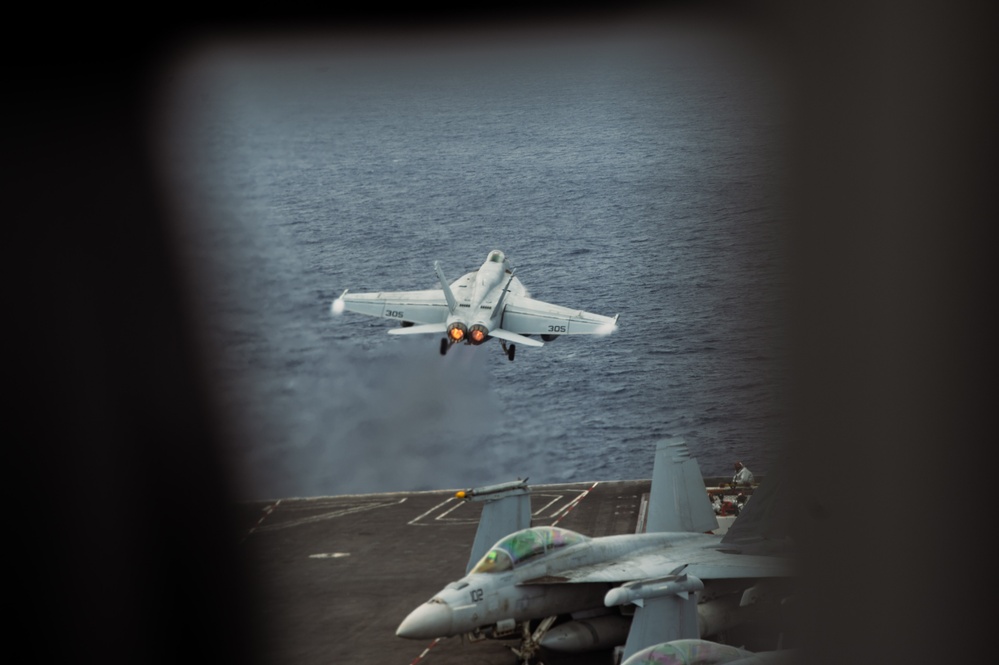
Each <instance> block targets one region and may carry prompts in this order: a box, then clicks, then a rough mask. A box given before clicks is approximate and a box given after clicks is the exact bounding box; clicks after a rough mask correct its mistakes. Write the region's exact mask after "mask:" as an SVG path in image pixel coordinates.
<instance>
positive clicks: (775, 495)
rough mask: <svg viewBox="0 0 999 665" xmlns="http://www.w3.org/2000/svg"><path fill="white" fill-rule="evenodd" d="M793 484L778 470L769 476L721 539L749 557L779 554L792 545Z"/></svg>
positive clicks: (724, 543) (723, 542)
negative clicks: (790, 540) (757, 554)
mask: <svg viewBox="0 0 999 665" xmlns="http://www.w3.org/2000/svg"><path fill="white" fill-rule="evenodd" d="M790 492H791V487H790V484H789V483H788V482H787V479H786V478H785V476H784V473H783V472H782V471H781V470H779V469H774V470H773V471H772V472H770V473H768V474H767V476H766V478H764V479H763V481H762V482H761V483H760V486H759V487H758V488H757V489H756V490H755V491H754V492H753V493H752V495H751V496H750V497H749V501H748V502H747V503H746V507H745V508H743V509H742V510H741V511H740V512H739V517H738V518H737V519H736V520H735V521H734V522H732V526H730V527H729V528H728V531H726V532H725V535H724V536H723V537H722V540H721V542H722V544H723V545H727V546H730V547H736V548H738V549H739V550H740V551H742V552H744V553H747V554H755V553H759V554H767V553H776V552H779V551H780V550H782V549H785V548H787V547H788V546H789V541H788V538H789V536H790V535H791V524H792V521H791V518H792V511H793V506H794V505H795V504H796V503H798V502H795V501H792V500H790V498H789V495H790Z"/></svg>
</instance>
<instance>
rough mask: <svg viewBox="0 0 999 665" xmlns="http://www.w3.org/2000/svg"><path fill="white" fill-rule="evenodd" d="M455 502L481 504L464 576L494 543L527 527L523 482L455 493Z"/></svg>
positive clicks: (527, 496) (526, 494)
mask: <svg viewBox="0 0 999 665" xmlns="http://www.w3.org/2000/svg"><path fill="white" fill-rule="evenodd" d="M457 496H458V498H461V499H464V500H466V501H481V502H482V503H483V505H482V516H481V517H479V528H478V530H477V531H476V532H475V542H474V543H472V553H471V555H470V556H469V558H468V566H466V568H465V572H466V573H467V572H469V571H470V570H472V568H473V567H474V566H475V564H477V563H478V562H479V559H481V558H482V557H483V556H485V554H486V552H488V551H489V548H491V547H492V546H493V545H495V544H496V542H497V541H498V540H499V539H500V538H503V537H504V536H507V535H509V534H511V533H513V532H514V531H520V530H521V529H527V528H529V527H530V526H531V490H530V489H529V488H528V487H527V479H526V478H525V479H524V480H515V481H513V482H509V483H501V484H499V485H489V486H486V487H477V488H475V489H470V490H466V491H464V492H458V494H457Z"/></svg>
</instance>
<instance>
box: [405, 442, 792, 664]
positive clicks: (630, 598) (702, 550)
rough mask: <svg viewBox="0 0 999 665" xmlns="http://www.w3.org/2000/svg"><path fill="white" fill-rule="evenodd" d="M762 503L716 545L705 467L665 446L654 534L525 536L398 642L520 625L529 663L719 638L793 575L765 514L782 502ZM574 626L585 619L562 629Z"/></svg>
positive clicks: (494, 633)
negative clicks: (542, 651) (542, 652)
mask: <svg viewBox="0 0 999 665" xmlns="http://www.w3.org/2000/svg"><path fill="white" fill-rule="evenodd" d="M761 498H762V499H763V500H762V501H759V502H757V498H756V497H755V495H754V498H753V499H751V500H750V501H749V503H748V504H747V505H746V508H745V509H744V510H743V511H742V514H741V515H740V517H739V518H738V519H737V520H736V521H735V523H734V524H733V525H732V527H730V529H729V531H728V532H727V533H726V534H725V536H724V537H722V536H718V535H713V534H711V533H710V532H711V531H713V530H715V529H717V528H718V522H717V520H716V519H715V516H714V511H713V509H712V507H711V504H710V501H709V499H708V494H707V491H706V490H705V486H704V481H703V479H702V477H701V473H700V469H699V468H698V466H697V461H696V460H695V459H693V458H691V457H690V456H689V452H688V450H687V447H686V444H685V443H684V442H683V441H682V440H679V439H674V440H667V441H663V442H660V443H659V444H658V446H657V451H656V459H655V466H654V470H653V478H652V488H651V492H650V498H649V504H648V512H647V519H646V528H645V532H644V533H635V534H623V535H614V536H604V537H599V538H590V537H587V536H584V535H582V534H580V533H576V532H574V531H570V530H568V529H562V528H558V527H553V526H539V527H531V528H526V529H524V528H521V529H520V530H518V531H514V532H512V533H509V535H507V536H505V537H503V538H501V539H500V540H499V541H498V542H496V543H495V544H494V545H493V546H492V547H491V548H489V549H488V551H486V552H484V553H482V554H481V558H479V559H478V560H477V563H475V565H474V566H471V569H470V570H469V571H468V573H467V574H466V575H465V577H463V578H461V579H459V580H457V581H456V582H452V583H451V584H448V585H447V586H446V587H445V588H444V589H442V590H441V591H440V592H438V593H437V594H435V595H434V596H433V598H431V599H430V600H429V601H427V602H426V603H424V604H423V605H421V606H419V607H418V608H416V609H415V610H413V611H412V612H411V613H410V614H409V616H407V617H406V618H405V619H404V620H403V622H402V623H401V624H400V625H399V627H398V629H397V631H396V634H397V635H398V636H400V637H405V638H412V639H432V638H440V637H450V636H455V635H462V634H466V633H469V634H471V635H472V636H474V637H502V636H505V635H511V634H515V631H516V629H517V627H518V626H519V627H520V628H521V633H522V635H523V641H522V643H521V645H520V647H519V648H518V649H515V651H516V652H517V654H518V655H519V656H520V657H521V659H522V661H523V662H529V660H530V658H532V657H533V656H534V655H536V654H537V652H538V650H539V648H540V647H541V646H544V647H546V648H552V649H558V650H562V651H583V650H588V649H600V648H612V647H614V646H617V645H620V644H622V643H624V642H625V641H627V645H626V647H625V650H624V657H625V658H627V657H629V656H631V655H633V654H634V653H636V652H638V651H639V650H641V649H644V648H646V647H648V646H651V645H654V644H658V643H660V642H665V641H669V640H675V639H681V638H699V637H703V636H708V635H711V634H716V633H718V632H719V631H721V630H724V629H726V628H728V627H730V626H732V625H734V622H737V621H740V620H742V619H743V618H744V617H743V616H742V615H743V614H744V612H750V611H752V610H751V608H750V606H751V605H752V604H753V601H754V600H755V599H757V598H759V597H762V596H765V595H767V594H768V592H769V591H770V587H775V586H779V584H778V582H780V581H784V580H788V579H790V578H791V576H792V566H791V561H790V559H789V558H787V557H785V556H783V555H781V553H780V546H783V545H784V544H785V543H784V542H783V540H782V538H781V536H780V535H779V533H777V532H776V531H774V530H773V529H771V526H772V524H771V522H770V521H769V520H767V519H764V517H765V516H761V515H759V512H760V510H761V509H763V510H765V509H766V508H767V507H769V506H772V505H773V502H772V501H770V500H768V499H767V498H766V497H765V496H764V497H761ZM754 513H755V514H754ZM495 514H498V513H495ZM746 518H748V519H746ZM744 519H746V521H745V522H743V521H742V520H744ZM481 526H482V525H481V523H480V529H481ZM639 527H641V525H639ZM477 540H478V539H477ZM476 554H477V553H476V552H473V558H474V557H475V556H476ZM778 593H780V591H779V590H778ZM770 595H773V594H772V593H771V594H770ZM633 605H634V606H636V607H635V609H632V607H631V606H633ZM566 615H571V616H573V617H574V620H571V621H568V622H564V623H562V624H560V625H558V626H555V627H554V628H553V626H554V624H555V621H557V620H558V619H559V618H560V617H563V618H564V617H566ZM575 617H579V618H578V619H576V618H575ZM629 617H631V618H629ZM537 621H540V623H539V624H537V628H536V629H534V630H533V632H532V630H531V625H532V623H531V622H537Z"/></svg>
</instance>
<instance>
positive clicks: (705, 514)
mask: <svg viewBox="0 0 999 665" xmlns="http://www.w3.org/2000/svg"><path fill="white" fill-rule="evenodd" d="M717 528H718V520H717V519H716V518H715V511H714V509H713V508H712V507H711V500H710V499H709V498H708V491H707V489H706V488H705V486H704V478H703V477H702V476H701V468H700V467H699V466H698V464H697V460H696V459H694V458H693V457H691V456H690V451H689V450H688V449H687V444H686V443H685V442H684V440H683V439H681V438H675V439H665V440H663V441H660V442H659V443H658V444H656V459H655V464H654V466H653V468H652V490H651V492H650V495H649V516H648V521H647V522H646V527H645V530H646V531H647V532H679V531H692V532H697V533H706V532H708V531H714V530H715V529H717Z"/></svg>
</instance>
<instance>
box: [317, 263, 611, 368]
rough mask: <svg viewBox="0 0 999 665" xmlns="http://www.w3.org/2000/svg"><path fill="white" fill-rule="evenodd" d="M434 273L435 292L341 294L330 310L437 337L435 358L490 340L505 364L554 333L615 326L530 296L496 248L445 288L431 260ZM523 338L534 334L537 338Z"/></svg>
mask: <svg viewBox="0 0 999 665" xmlns="http://www.w3.org/2000/svg"><path fill="white" fill-rule="evenodd" d="M434 271H435V272H436V273H437V279H438V280H439V281H440V284H441V288H440V289H429V290H425V291H385V292H378V293H348V291H349V290H344V292H343V293H341V294H340V297H339V298H337V299H336V300H334V301H333V303H332V305H331V307H330V309H331V311H332V312H333V313H334V314H340V313H342V312H344V311H345V310H346V311H351V312H357V313H359V314H367V315H368V316H379V317H382V318H385V319H391V320H393V321H397V322H399V323H400V324H401V326H402V327H400V328H393V329H391V330H389V333H390V334H393V335H414V334H423V333H433V334H443V335H444V337H443V338H442V339H441V345H440V351H441V355H444V354H446V353H447V351H448V349H449V348H450V347H451V346H452V345H454V344H458V343H462V342H463V343H465V344H472V345H478V344H482V343H483V342H485V341H486V340H488V339H489V338H491V337H495V338H496V339H498V340H500V344H501V345H502V347H503V351H504V353H506V355H507V357H508V358H509V359H510V360H513V357H514V354H515V353H516V350H517V344H523V345H525V346H543V345H544V343H545V342H550V341H551V340H553V339H555V338H556V337H558V336H559V335H608V334H610V333H611V332H613V331H614V329H615V328H616V327H617V318H618V317H617V316H614V317H609V316H602V315H600V314H591V313H589V312H584V311H582V310H578V309H570V308H568V307H562V306H560V305H552V304H549V303H546V302H542V301H540V300H535V299H533V298H531V297H530V295H529V294H528V292H527V289H525V288H524V285H523V284H521V283H520V279H518V278H517V277H515V276H514V274H513V273H514V270H513V268H511V266H510V262H509V260H507V258H506V256H505V255H504V254H503V252H501V251H499V250H498V249H495V250H493V251H491V252H489V256H487V257H486V260H485V262H484V263H483V264H482V266H481V267H480V268H479V269H478V270H476V271H474V272H470V273H468V274H466V275H464V276H463V277H461V278H459V279H458V280H456V281H455V282H452V283H451V284H448V281H447V280H446V279H445V277H444V273H443V271H442V270H441V267H440V262H439V261H436V262H434ZM528 335H539V336H540V337H541V339H540V340H537V339H533V338H531V337H528ZM507 342H510V345H509V346H507Z"/></svg>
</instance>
